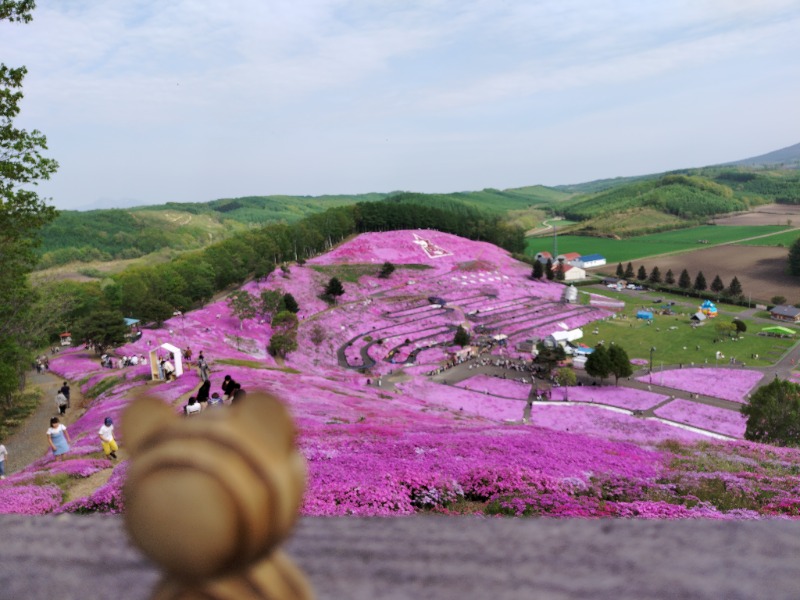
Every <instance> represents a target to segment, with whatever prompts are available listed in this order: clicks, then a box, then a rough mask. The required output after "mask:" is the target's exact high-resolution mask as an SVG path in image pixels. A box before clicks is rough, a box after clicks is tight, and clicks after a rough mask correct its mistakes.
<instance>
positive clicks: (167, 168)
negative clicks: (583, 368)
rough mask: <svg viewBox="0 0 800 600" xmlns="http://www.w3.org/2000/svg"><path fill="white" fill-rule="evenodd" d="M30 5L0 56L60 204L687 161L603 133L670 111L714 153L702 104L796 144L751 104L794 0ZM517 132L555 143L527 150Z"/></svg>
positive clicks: (758, 139)
mask: <svg viewBox="0 0 800 600" xmlns="http://www.w3.org/2000/svg"><path fill="white" fill-rule="evenodd" d="M37 4H38V6H37V9H36V11H35V14H34V21H33V23H31V24H29V25H11V24H7V23H3V24H0V50H1V51H2V56H3V60H4V62H6V63H7V64H12V65H13V64H26V65H27V66H28V68H29V75H28V78H27V80H26V85H25V95H26V98H25V101H24V105H23V114H22V115H21V119H20V121H21V123H22V124H23V125H25V126H34V127H37V128H40V129H42V130H43V131H44V132H45V133H46V134H47V135H48V136H49V139H50V142H51V148H52V152H53V155H54V156H55V157H56V158H57V159H59V160H60V162H61V163H62V170H61V173H60V174H59V175H57V176H56V179H54V181H53V182H51V183H48V184H45V186H46V187H47V189H48V191H49V192H50V193H52V194H53V195H54V196H55V197H56V199H57V201H58V202H61V203H66V202H73V203H77V202H78V199H80V200H81V202H84V203H85V202H90V201H92V200H93V199H94V198H97V197H102V196H111V197H124V196H130V195H132V193H133V192H130V190H135V194H136V195H137V196H141V197H142V199H143V200H146V199H152V200H160V199H162V198H161V196H163V194H164V193H165V190H167V191H168V194H169V195H171V196H175V195H179V194H183V197H182V199H191V198H193V197H198V196H199V197H201V198H208V197H209V196H208V195H207V194H210V195H211V197H213V196H214V195H231V194H235V193H237V192H235V191H234V189H235V190H244V189H245V188H246V189H247V191H246V192H243V193H272V192H274V191H285V192H290V193H324V192H342V191H348V190H346V189H343V187H342V186H352V187H353V188H355V189H354V190H353V191H356V190H359V191H366V190H367V189H371V190H379V189H384V190H387V189H394V188H408V189H418V190H423V191H424V190H425V189H433V188H435V189H437V190H439V191H444V190H446V189H447V187H448V185H449V188H450V189H465V188H466V187H469V185H468V183H469V182H472V183H478V182H484V183H483V185H484V186H490V185H491V186H494V187H502V185H503V183H502V181H511V180H513V182H514V184H515V185H521V184H533V183H538V182H539V181H542V180H543V179H545V178H546V179H547V181H548V182H550V183H555V181H554V180H553V179H552V177H551V175H552V174H554V173H556V172H557V173H558V174H559V176H561V174H563V178H564V179H562V180H567V181H577V180H578V179H580V177H581V173H588V172H591V173H592V176H602V174H597V173H596V169H597V168H607V169H609V170H610V171H611V172H609V173H608V175H615V174H621V173H625V172H631V171H634V172H635V171H637V170H640V169H643V168H648V169H649V168H652V167H653V165H654V164H656V163H657V161H659V160H660V161H662V162H664V163H669V164H670V165H674V164H676V163H680V162H681V160H682V159H683V156H686V155H685V154H683V155H681V154H680V150H679V149H677V147H676V146H673V149H672V152H674V153H678V155H677V156H675V155H672V156H666V155H665V153H664V152H661V151H657V150H655V149H653V148H652V147H648V146H647V145H646V144H645V142H644V141H642V140H639V141H637V139H636V136H635V135H633V134H632V135H630V136H623V135H616V136H615V135H614V134H613V133H611V134H609V129H608V126H607V124H608V123H610V122H616V123H617V125H616V130H617V131H628V127H627V126H626V124H625V123H624V119H625V115H630V119H631V123H632V124H631V131H633V130H634V129H638V130H641V129H642V128H644V127H649V128H650V129H651V130H652V131H653V132H657V135H663V136H665V141H664V144H663V146H664V147H669V146H670V142H669V141H668V140H666V138H667V137H669V133H670V130H671V129H672V130H675V129H676V128H677V127H676V125H680V127H684V126H685V127H687V128H688V129H691V128H694V130H695V131H701V130H702V131H707V135H709V137H710V139H715V138H719V139H726V140H727V142H726V143H725V144H723V145H722V146H721V147H722V148H730V144H731V142H730V136H729V135H728V133H729V131H730V127H729V126H728V131H724V127H723V126H722V125H717V126H716V127H717V128H718V130H719V131H717V130H713V129H706V128H707V126H708V124H709V115H712V116H713V113H714V111H713V109H709V108H708V107H714V106H726V107H727V106H730V111H733V112H736V111H738V119H739V121H740V129H741V130H743V131H745V130H746V131H748V132H749V133H748V136H749V138H748V139H747V140H741V142H740V143H741V144H742V146H741V147H742V148H747V147H750V146H752V147H754V148H757V152H761V151H765V150H767V149H769V147H767V148H764V146H763V142H764V140H765V139H776V140H777V139H779V138H780V137H781V136H784V138H788V139H787V140H786V145H788V144H789V143H794V142H795V141H797V140H795V139H794V138H793V137H792V136H795V137H796V136H797V133H798V131H797V123H794V124H792V123H791V122H790V120H789V119H788V118H787V117H785V116H783V115H778V114H771V113H770V111H766V113H767V114H764V109H763V108H762V107H763V103H765V102H768V101H770V100H772V101H774V102H775V103H778V104H781V105H782V106H789V105H791V104H792V101H793V100H794V101H795V102H796V101H797V100H798V87H797V84H794V83H793V82H794V81H798V75H800V72H799V71H800V65H799V64H798V58H797V57H798V56H800V40H798V37H797V35H796V32H797V31H798V30H799V29H800V7H798V6H797V3H796V2H795V1H793V0H757V1H756V0H737V1H736V2H730V1H728V0H693V1H692V0H665V1H664V2H658V3H654V2H641V1H638V0H622V1H615V2H611V1H610V0H596V1H589V0H561V1H559V0H547V1H541V2H527V1H523V0H509V1H506V2H497V0H462V1H460V2H459V1H456V0H407V1H402V0H385V1H381V2H379V1H377V0H308V1H304V2H296V1H290V0H271V1H270V2H263V1H262V0H239V1H237V2H235V3H227V4H222V5H221V4H220V3H218V2H211V1H210V0H160V1H155V0H152V1H150V0H126V1H125V2H115V1H112V0H93V1H86V0H84V1H79V0H40V1H39V2H38V3H37ZM748 82H752V83H751V84H750V85H748ZM693 91H694V93H692V92H693ZM700 94H702V97H700V96H699V95H700ZM679 100H681V101H686V102H688V106H687V108H686V109H685V110H681V111H680V117H679V118H680V123H679V124H678V123H677V122H674V123H670V122H669V119H670V118H671V117H670V115H677V113H676V111H675V105H674V103H675V102H677V101H679ZM643 107H647V109H644V108H643ZM674 118H675V119H677V118H678V117H677V116H675V117H674ZM648 119H649V120H650V121H648ZM665 119H666V121H667V122H666V123H665V122H664V121H665ZM711 120H712V121H713V119H711ZM755 123H757V124H758V127H754V126H752V125H753V124H755ZM792 127H794V130H792ZM587 129H588V130H593V131H596V132H597V135H598V136H599V135H601V134H602V135H610V136H611V139H606V140H604V141H605V144H606V146H607V147H603V145H602V144H601V142H600V141H599V140H597V139H595V137H593V136H592V135H590V133H591V131H590V132H589V133H587V131H586V130H587ZM612 131H613V129H612ZM758 132H760V134H759V133H758ZM726 136H727V137H726ZM623 139H624V140H625V141H624V144H625V145H624V147H623V146H622V144H623V141H622V140H623ZM653 139H654V138H650V140H651V142H650V143H652V140H653ZM570 140H574V142H573V143H570ZM533 144H536V145H544V144H546V145H548V146H549V148H550V149H551V150H550V151H549V153H537V154H536V155H535V156H529V157H526V156H525V151H526V148H529V147H530V146H531V145H533ZM576 144H582V145H584V146H585V147H586V148H587V153H590V152H591V151H597V149H598V148H602V150H601V151H602V152H603V155H604V156H606V157H614V156H616V157H618V160H619V161H620V163H621V164H619V165H614V164H611V163H608V162H607V161H596V160H594V161H593V160H591V159H590V157H589V154H587V155H586V156H584V157H582V158H581V160H576V159H575V155H574V151H572V150H570V147H571V146H574V145H576ZM615 144H616V145H619V147H617V146H615ZM747 144H749V145H750V146H748V145H747ZM697 146H698V147H702V148H707V149H708V152H709V154H714V155H718V154H719V152H717V153H714V152H713V148H712V147H711V146H710V144H706V143H703V144H698V145H697ZM744 154H749V152H744ZM697 160H700V161H702V157H698V158H697ZM537 161H539V162H541V163H542V164H547V165H549V166H548V167H547V169H544V170H539V171H537V170H536V169H535V168H532V166H533V163H535V162H537ZM559 163H560V164H562V165H564V166H563V168H557V166H558V164H559ZM265 164H267V165H270V166H271V167H272V168H269V169H267V168H264V167H261V166H260V165H265ZM658 164H660V163H658ZM209 165H213V168H209ZM353 165H364V168H363V169H358V168H353ZM638 165H642V166H641V167H639V166H638ZM656 170H657V169H656ZM143 171H146V172H147V173H148V176H147V177H142V172H143ZM570 173H573V174H574V176H570ZM553 176H555V175H553ZM526 177H531V178H532V179H528V180H526ZM537 177H540V178H542V179H536V178H537ZM493 180H494V181H495V182H494V183H493ZM499 180H502V181H499ZM360 182H361V184H360ZM382 182H383V185H382ZM326 186H333V187H335V189H333V187H331V188H328V187H326ZM336 186H338V187H336ZM277 188H280V189H277ZM226 190H231V191H226ZM204 194H205V195H204Z"/></svg>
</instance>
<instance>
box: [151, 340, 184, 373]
mask: <svg viewBox="0 0 800 600" xmlns="http://www.w3.org/2000/svg"><path fill="white" fill-rule="evenodd" d="M162 350H163V352H162ZM168 352H169V353H171V354H172V358H171V359H170V360H172V361H174V365H175V377H180V376H181V375H183V354H182V353H181V351H180V349H179V348H176V347H175V346H173V345H172V344H167V343H164V344H161V345H160V346H159V347H158V348H156V349H155V350H150V375H151V376H152V378H153V379H164V376H163V373H161V369H160V366H159V363H160V362H161V358H163V357H164V356H166V357H167V358H169V356H168V355H167V353H168ZM159 353H161V356H159Z"/></svg>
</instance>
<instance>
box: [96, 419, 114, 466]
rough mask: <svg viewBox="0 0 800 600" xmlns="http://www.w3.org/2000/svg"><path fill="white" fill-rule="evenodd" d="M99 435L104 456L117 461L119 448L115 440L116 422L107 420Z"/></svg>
mask: <svg viewBox="0 0 800 600" xmlns="http://www.w3.org/2000/svg"><path fill="white" fill-rule="evenodd" d="M97 435H99V436H100V443H101V444H102V445H103V454H105V455H106V458H108V459H109V460H110V459H112V458H113V459H114V460H116V458H117V450H119V446H117V441H116V440H115V439H114V421H113V420H112V419H111V417H106V418H105V421H103V426H102V427H100V429H99V430H98V432H97Z"/></svg>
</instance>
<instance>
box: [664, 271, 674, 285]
mask: <svg viewBox="0 0 800 600" xmlns="http://www.w3.org/2000/svg"><path fill="white" fill-rule="evenodd" d="M664 283H666V284H667V285H675V274H674V273H673V272H672V269H667V274H666V275H664Z"/></svg>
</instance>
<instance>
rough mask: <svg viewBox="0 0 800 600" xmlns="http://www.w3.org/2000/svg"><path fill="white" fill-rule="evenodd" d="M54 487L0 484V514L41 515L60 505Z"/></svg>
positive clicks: (57, 489) (57, 492) (56, 490)
mask: <svg viewBox="0 0 800 600" xmlns="http://www.w3.org/2000/svg"><path fill="white" fill-rule="evenodd" d="M61 499H62V494H61V490H60V489H59V488H58V487H57V486H55V485H11V484H10V482H5V481H3V482H0V514H17V515H43V514H46V513H49V512H52V511H53V510H55V509H56V508H58V507H59V506H60V505H61Z"/></svg>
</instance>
